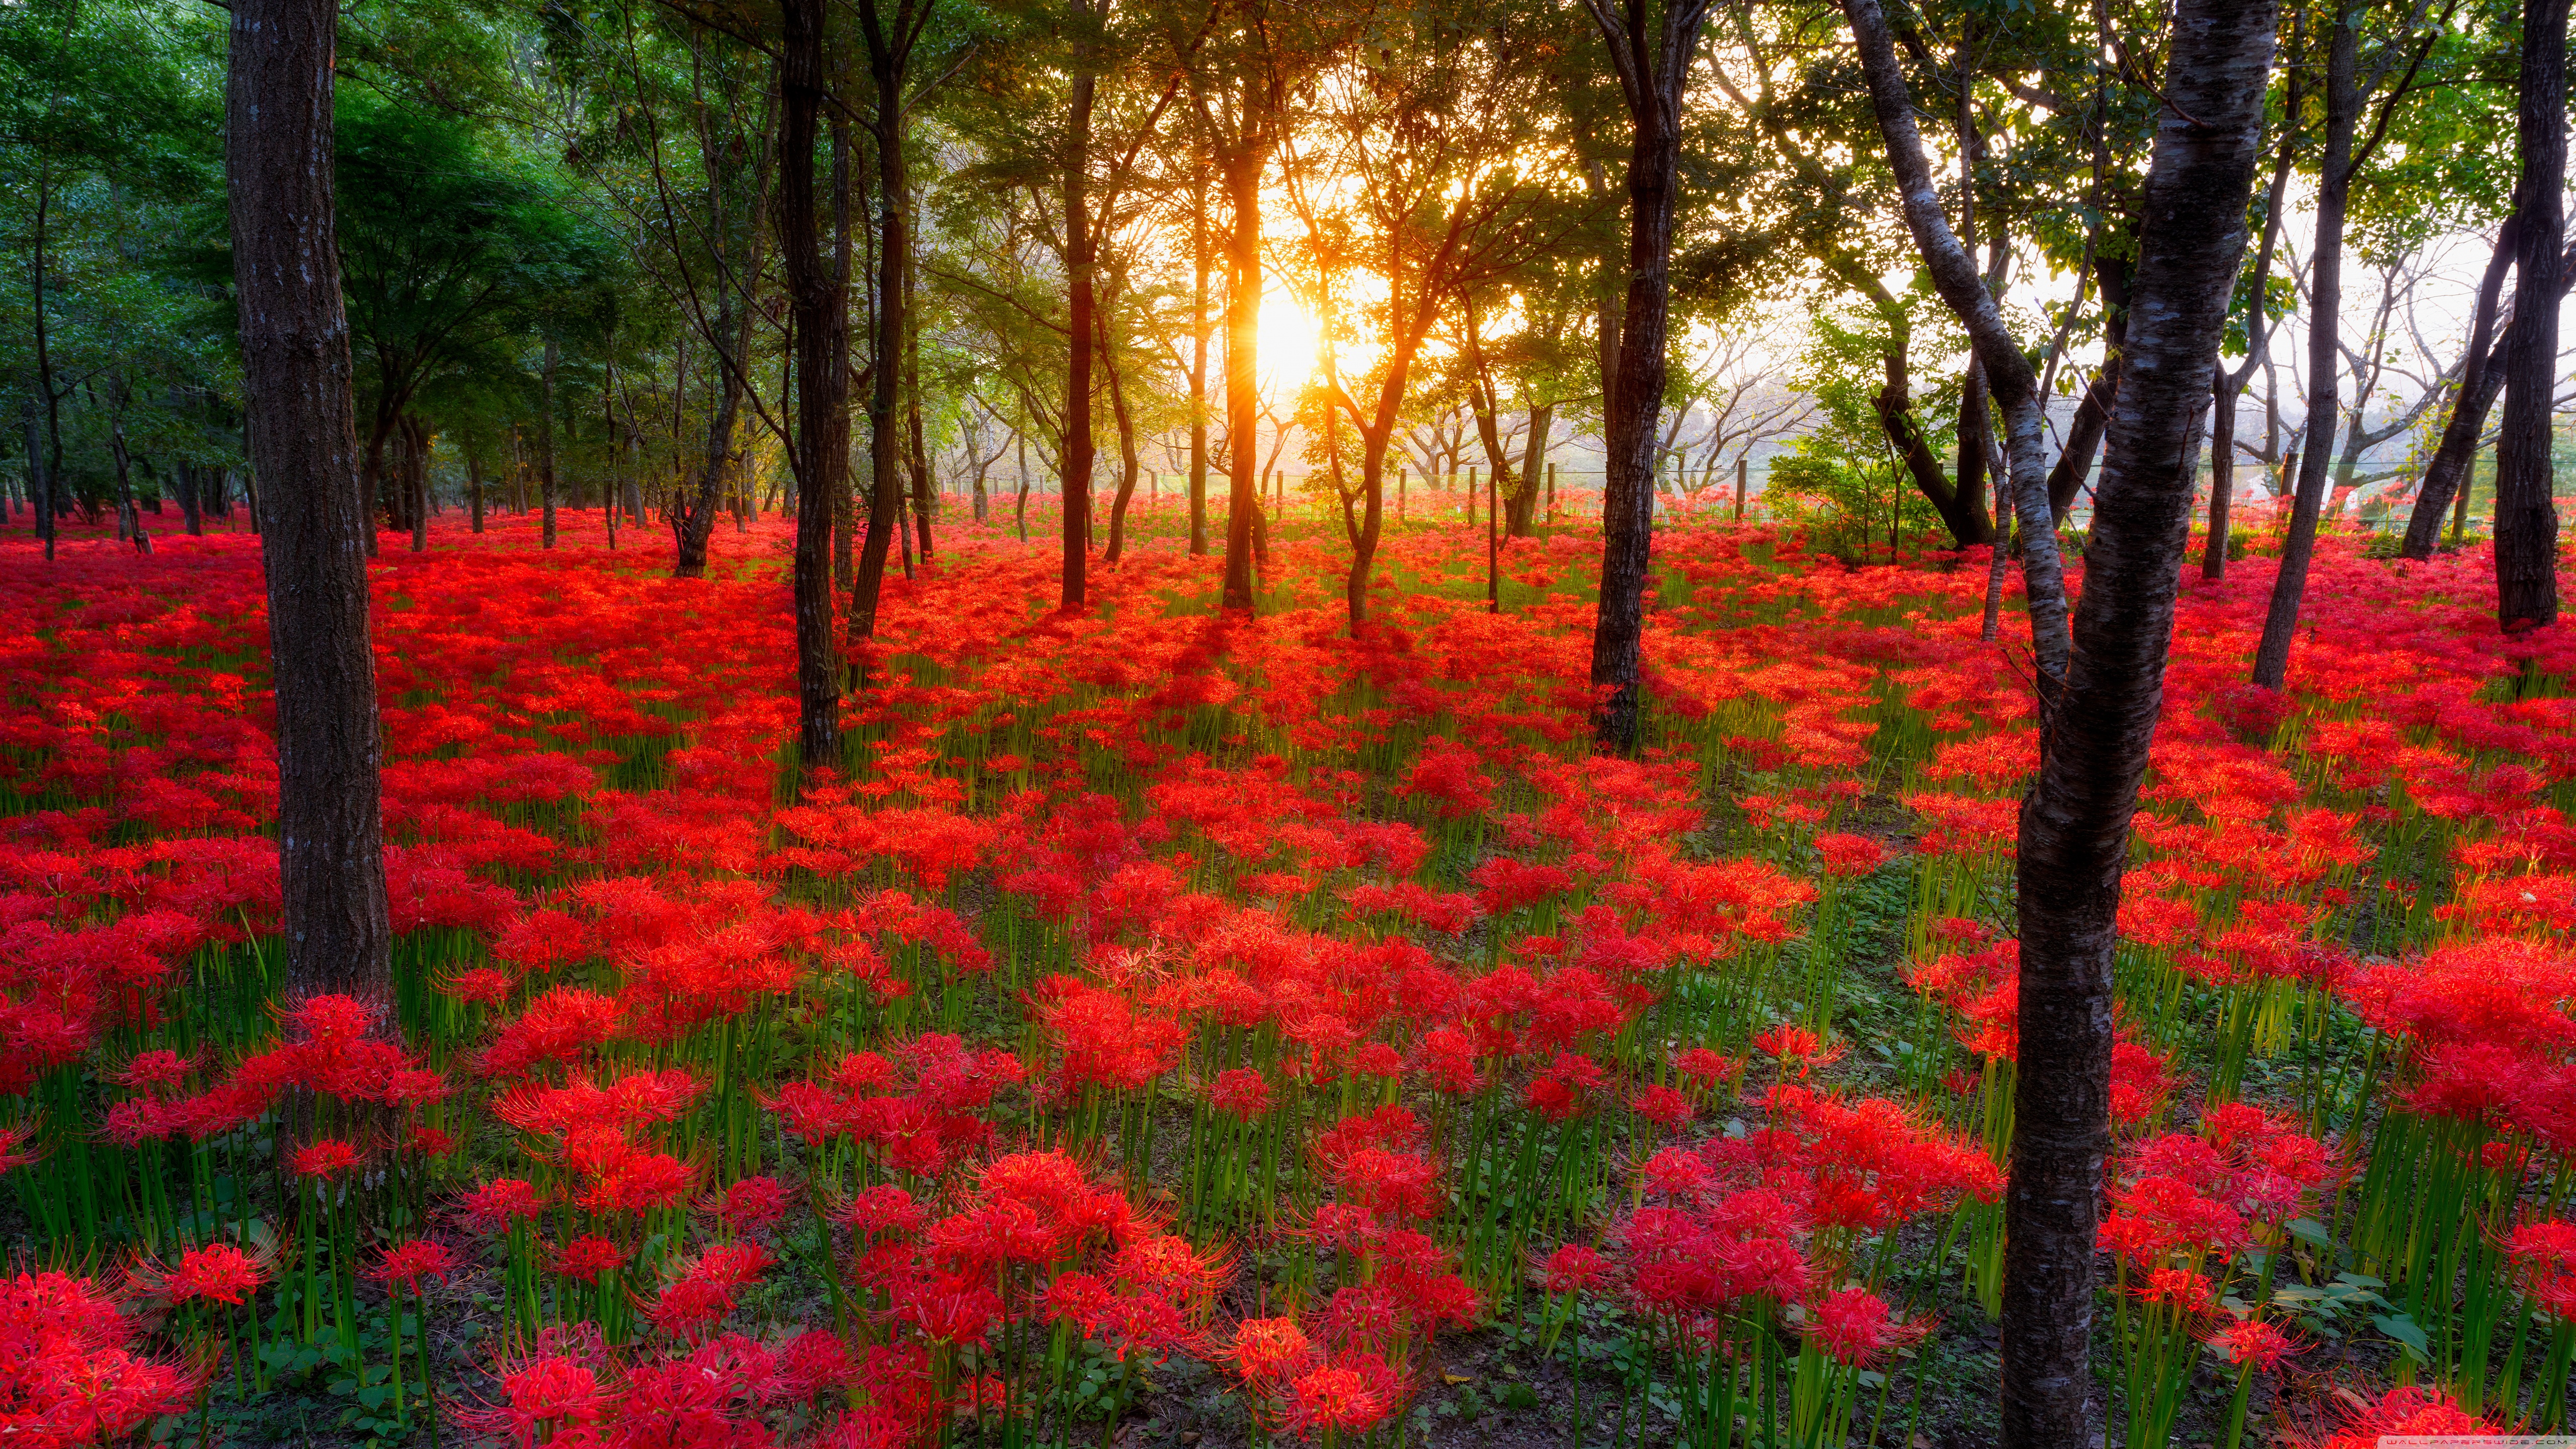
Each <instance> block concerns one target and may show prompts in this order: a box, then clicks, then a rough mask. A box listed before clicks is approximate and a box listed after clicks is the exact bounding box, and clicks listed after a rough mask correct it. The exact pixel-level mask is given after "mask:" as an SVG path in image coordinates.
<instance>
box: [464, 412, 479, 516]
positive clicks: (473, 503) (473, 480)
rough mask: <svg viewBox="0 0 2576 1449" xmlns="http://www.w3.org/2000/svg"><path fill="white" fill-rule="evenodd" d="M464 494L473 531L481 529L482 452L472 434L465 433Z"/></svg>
mask: <svg viewBox="0 0 2576 1449" xmlns="http://www.w3.org/2000/svg"><path fill="white" fill-rule="evenodd" d="M465 496H466V507H467V508H469V509H471V510H472V512H471V513H470V515H469V516H470V517H471V518H472V520H473V526H474V531H475V532H476V533H481V532H482V531H483V454H482V451H481V450H480V449H478V448H476V447H475V446H474V435H473V434H471V433H468V434H466V435H465Z"/></svg>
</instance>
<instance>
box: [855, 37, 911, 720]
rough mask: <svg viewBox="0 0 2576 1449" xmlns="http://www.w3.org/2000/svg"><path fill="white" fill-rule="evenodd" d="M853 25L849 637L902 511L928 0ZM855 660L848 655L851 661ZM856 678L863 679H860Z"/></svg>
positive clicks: (869, 612) (867, 618) (881, 577)
mask: <svg viewBox="0 0 2576 1449" xmlns="http://www.w3.org/2000/svg"><path fill="white" fill-rule="evenodd" d="M858 8H859V24H860V27H861V28H862V29H863V30H864V31H865V32H866V34H867V40H868V74H869V78H870V79H871V80H872V81H873V82H874V83H875V89H876V101H875V109H874V112H873V114H872V115H871V116H870V125H869V131H870V133H871V134H870V136H869V141H870V142H871V144H873V145H874V146H875V148H876V153H877V248H876V252H877V257H876V261H877V314H876V324H877V325H876V336H875V338H874V339H872V345H871V347H870V349H869V352H870V356H869V358H868V366H869V374H870V379H871V381H872V382H873V383H874V384H875V386H874V387H873V388H872V389H870V392H869V395H868V485H869V486H868V531H867V537H866V540H865V542H864V545H863V546H862V547H861V549H860V550H859V581H858V585H857V587H856V588H855V589H853V590H852V591H851V597H850V637H851V638H853V639H873V638H875V637H876V631H877V600H878V598H879V597H880V596H881V595H882V594H883V593H884V590H885V568H886V554H887V552H888V550H890V549H891V548H892V547H893V546H894V534H895V529H896V528H897V527H898V526H899V525H900V524H901V522H902V514H903V467H902V465H903V457H902V451H901V444H902V437H901V435H900V434H899V433H898V432H897V431H896V428H897V420H896V410H897V406H898V404H899V402H900V398H899V396H898V394H899V392H900V387H901V383H902V376H901V360H902V357H903V343H904V335H905V323H906V317H905V310H906V308H905V303H906V302H907V301H908V300H909V298H908V294H907V292H906V289H905V286H904V278H905V274H906V273H907V272H908V271H909V270H910V268H911V253H912V218H911V215H910V212H909V208H910V206H911V203H912V190H911V188H912V179H911V177H910V175H909V174H908V172H907V169H906V167H905V165H904V154H903V152H904V133H905V131H906V129H907V127H906V126H905V123H904V104H905V97H904V86H905V82H906V79H907V72H908V71H909V70H910V68H911V59H912V47H913V42H914V41H915V40H917V39H918V38H919V37H920V33H921V30H920V27H921V25H922V24H923V23H924V22H925V21H926V20H927V18H928V14H927V12H928V8H929V6H928V0H922V3H920V4H919V5H916V4H915V0H896V3H895V5H894V6H893V13H892V14H890V15H889V14H886V13H884V12H885V10H886V9H887V7H886V5H885V3H884V0H859V7H858ZM854 663H856V661H854ZM862 682H864V681H862Z"/></svg>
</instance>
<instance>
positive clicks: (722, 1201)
mask: <svg viewBox="0 0 2576 1449" xmlns="http://www.w3.org/2000/svg"><path fill="white" fill-rule="evenodd" d="M708 1210H709V1211H711V1212H712V1213H714V1214H715V1216H717V1217H719V1218H721V1219H723V1220H724V1224H725V1226H727V1227H729V1228H731V1229H733V1230H734V1231H735V1232H738V1233H747V1232H751V1231H754V1230H756V1229H759V1228H765V1227H769V1226H771V1225H772V1224H774V1223H776V1222H777V1221H778V1220H779V1219H781V1218H783V1217H785V1216H787V1191H786V1189H785V1188H783V1187H780V1186H779V1184H778V1179H777V1178H774V1177H744V1178H737V1179H735V1180H734V1181H733V1182H731V1183H729V1184H727V1185H726V1187H725V1190H724V1192H723V1194H722V1195H721V1196H719V1197H716V1198H714V1199H712V1200H711V1201H710V1202H709V1204H708Z"/></svg>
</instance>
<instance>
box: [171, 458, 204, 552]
mask: <svg viewBox="0 0 2576 1449" xmlns="http://www.w3.org/2000/svg"><path fill="white" fill-rule="evenodd" d="M172 481H173V482H174V483H175V484H176V485H177V487H178V489H179V517H180V519H181V520H182V523H183V525H184V526H185V527H186V528H187V530H188V536H189V537H190V538H199V537H202V536H204V534H205V532H206V519H205V512H204V504H203V503H202V502H200V501H199V499H198V497H197V465H196V464H194V463H182V464H180V465H179V466H178V467H177V468H176V469H173V470H172Z"/></svg>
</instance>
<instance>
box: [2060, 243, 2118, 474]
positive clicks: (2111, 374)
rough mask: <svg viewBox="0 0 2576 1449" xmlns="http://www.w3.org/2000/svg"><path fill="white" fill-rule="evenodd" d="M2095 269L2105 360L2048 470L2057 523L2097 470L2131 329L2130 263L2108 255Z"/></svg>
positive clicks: (2097, 262) (2089, 385)
mask: <svg viewBox="0 0 2576 1449" xmlns="http://www.w3.org/2000/svg"><path fill="white" fill-rule="evenodd" d="M2093 271H2094V276H2095V277H2096V278H2097V279H2098V280H2099V281H2100V282H2101V284H2102V310H2103V318H2102V343H2103V349H2102V366H2101V368H2100V369H2099V370H2098V371H2096V372H2095V373H2094V374H2093V381H2092V382H2090V383H2088V384H2086V386H2085V388H2084V399H2083V401H2081V402H2079V403H2077V404H2076V405H2075V417H2074V419H2073V420H2072V421H2070V422H2069V423H2068V424H2067V426H2066V447H2065V448H2064V449H2063V450H2062V451H2060V452H2059V454H2058V456H2057V464H2056V466H2054V467H2052V468H2050V469H2049V470H2048V512H2049V517H2050V518H2051V519H2052V520H2053V521H2055V522H2057V523H2064V522H2065V521H2066V515H2067V514H2068V513H2070V512H2072V511H2074V508H2075V500H2076V499H2077V498H2079V497H2082V496H2083V493H2084V479H2085V478H2086V476H2088V475H2089V474H2091V473H2092V471H2093V454H2094V452H2095V450H2097V449H2099V448H2100V447H2101V446H2102V434H2103V432H2104V430H2105V429H2106V428H2108V427H2109V425H2110V421H2111V407H2112V404H2113V402H2114V401H2115V400H2116V399H2117V398H2118V397H2119V395H2120V369H2121V366H2122V363H2121V358H2122V355H2123V353H2124V352H2125V350H2126V347H2125V343H2126V339H2127V337H2128V332H2129V264H2128V263H2127V262H2125V261H2120V260H2117V259H2111V258H2106V259H2102V260H2098V261H2096V262H2095V263H2094V268H2093Z"/></svg>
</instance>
